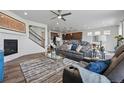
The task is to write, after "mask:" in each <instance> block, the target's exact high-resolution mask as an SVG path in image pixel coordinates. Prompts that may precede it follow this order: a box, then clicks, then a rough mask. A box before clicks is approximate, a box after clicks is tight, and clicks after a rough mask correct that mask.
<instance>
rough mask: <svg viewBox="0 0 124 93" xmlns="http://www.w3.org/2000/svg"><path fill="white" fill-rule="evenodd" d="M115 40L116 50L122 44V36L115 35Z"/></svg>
mask: <svg viewBox="0 0 124 93" xmlns="http://www.w3.org/2000/svg"><path fill="white" fill-rule="evenodd" d="M115 39H116V40H117V45H116V47H115V49H117V48H118V47H119V46H120V45H121V44H122V43H123V40H124V37H123V36H122V35H117V36H115Z"/></svg>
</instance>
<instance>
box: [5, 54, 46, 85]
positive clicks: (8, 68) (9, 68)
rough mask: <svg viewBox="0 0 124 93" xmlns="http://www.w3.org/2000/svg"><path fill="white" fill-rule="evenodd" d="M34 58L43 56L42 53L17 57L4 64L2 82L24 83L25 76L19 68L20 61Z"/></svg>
mask: <svg viewBox="0 0 124 93" xmlns="http://www.w3.org/2000/svg"><path fill="white" fill-rule="evenodd" d="M35 58H45V56H44V54H41V53H37V54H31V55H26V56H22V57H19V58H17V59H15V60H12V61H10V62H7V63H6V64H5V75H4V76H5V77H4V81H3V82H4V83H24V82H25V78H24V76H23V73H22V71H21V68H20V65H19V64H20V63H22V62H25V61H27V60H31V59H35Z"/></svg>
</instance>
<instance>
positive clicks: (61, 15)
mask: <svg viewBox="0 0 124 93" xmlns="http://www.w3.org/2000/svg"><path fill="white" fill-rule="evenodd" d="M50 12H52V13H53V14H55V15H56V16H55V17H53V18H51V20H52V19H55V18H58V19H62V20H63V21H66V19H65V18H64V16H68V15H71V14H72V13H71V12H69V13H65V14H62V10H57V12H58V13H56V12H54V11H50Z"/></svg>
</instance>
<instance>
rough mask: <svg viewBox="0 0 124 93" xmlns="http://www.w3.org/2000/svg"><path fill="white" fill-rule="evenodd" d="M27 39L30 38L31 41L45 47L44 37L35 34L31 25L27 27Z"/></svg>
mask: <svg viewBox="0 0 124 93" xmlns="http://www.w3.org/2000/svg"><path fill="white" fill-rule="evenodd" d="M29 39H31V40H32V41H33V42H35V43H37V44H38V45H40V46H41V47H43V48H44V47H45V39H44V38H43V37H42V36H41V35H39V34H37V33H36V32H35V31H34V30H33V29H32V28H31V27H30V29H29Z"/></svg>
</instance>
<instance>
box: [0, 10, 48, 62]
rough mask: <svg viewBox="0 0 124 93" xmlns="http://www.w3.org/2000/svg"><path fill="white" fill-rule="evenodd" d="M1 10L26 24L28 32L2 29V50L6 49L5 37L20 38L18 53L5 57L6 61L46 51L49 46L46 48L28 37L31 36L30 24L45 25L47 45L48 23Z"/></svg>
mask: <svg viewBox="0 0 124 93" xmlns="http://www.w3.org/2000/svg"><path fill="white" fill-rule="evenodd" d="M1 12H3V13H6V14H7V15H10V16H12V17H14V18H16V19H18V20H20V21H22V22H24V23H25V24H26V33H18V32H14V31H10V30H6V29H0V50H4V39H17V40H18V53H16V54H12V55H9V56H6V57H4V59H5V62H7V61H10V60H13V59H15V58H18V57H20V56H23V55H27V54H32V53H39V52H45V51H46V50H47V47H45V49H44V48H42V47H41V46H39V45H37V44H36V43H34V42H33V41H32V40H30V39H29V38H28V37H29V33H28V32H29V29H28V26H29V25H36V26H41V27H44V28H45V46H47V25H45V24H41V23H36V22H32V21H28V20H25V19H22V18H20V17H19V16H17V15H15V14H13V13H11V12H9V11H1Z"/></svg>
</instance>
